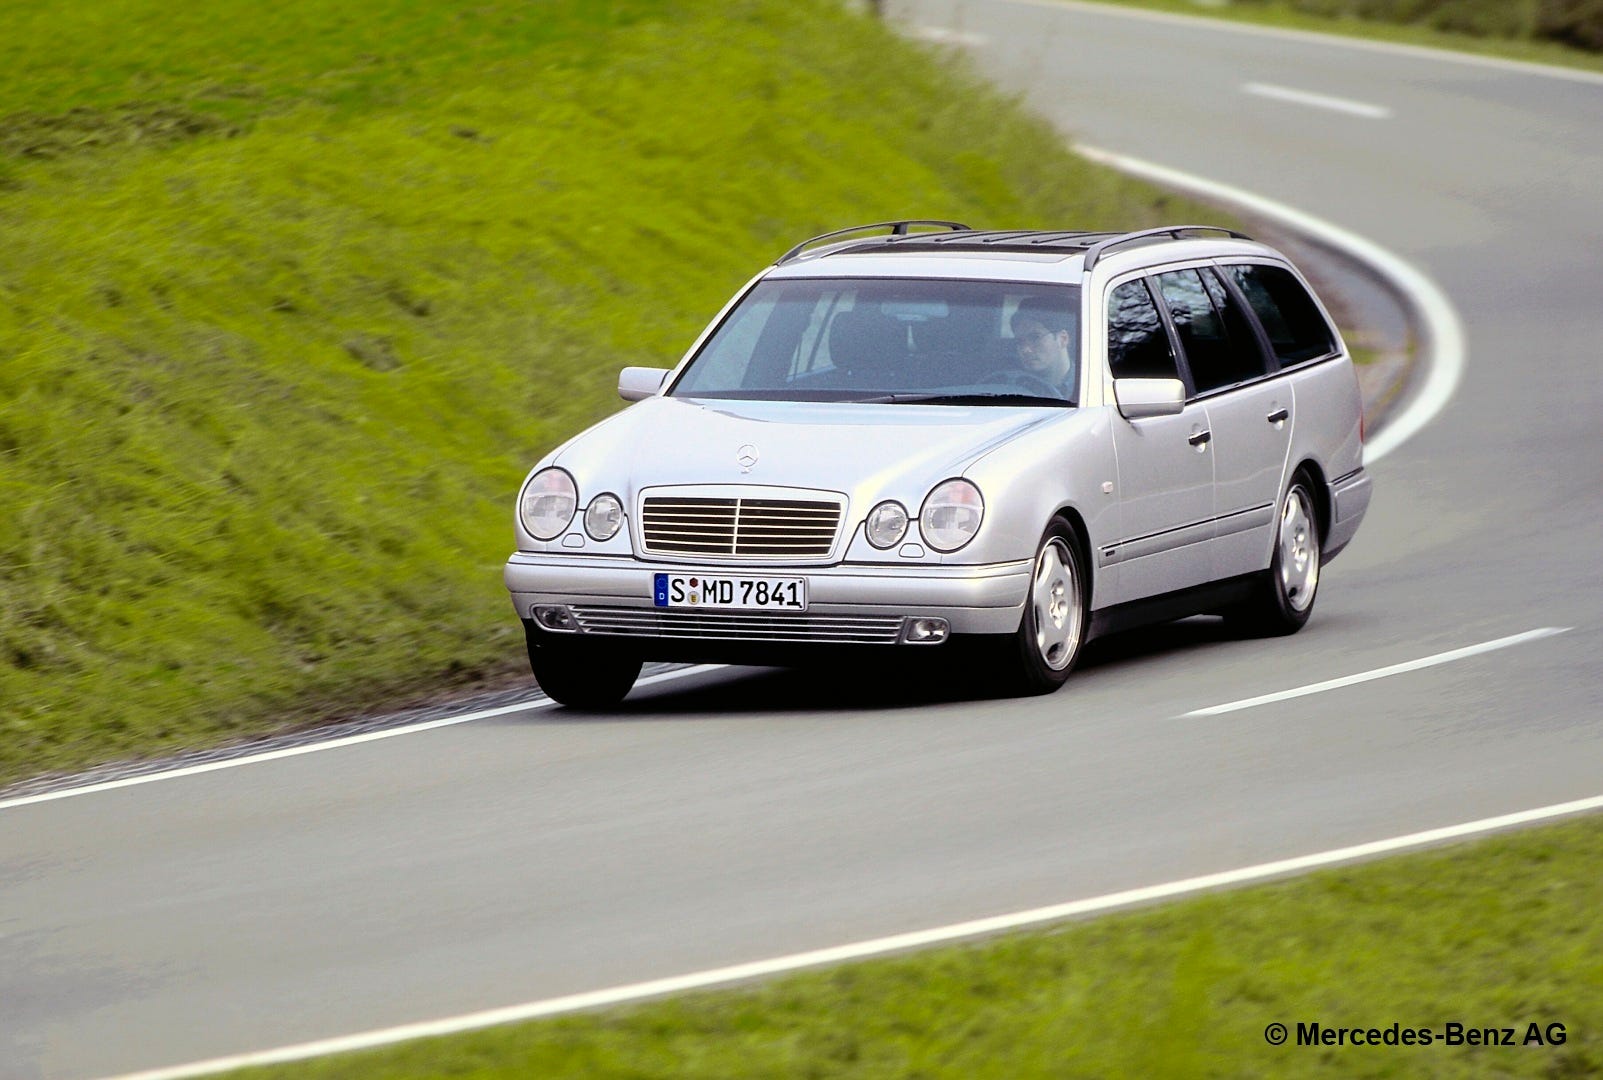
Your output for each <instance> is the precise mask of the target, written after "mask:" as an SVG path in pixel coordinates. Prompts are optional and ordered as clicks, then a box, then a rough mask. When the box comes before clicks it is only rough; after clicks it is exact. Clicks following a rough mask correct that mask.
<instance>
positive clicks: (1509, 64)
mask: <svg viewBox="0 0 1603 1080" xmlns="http://www.w3.org/2000/svg"><path fill="white" fill-rule="evenodd" d="M1002 2H1003V3H1011V4H1017V5H1019V6H1022V7H1035V8H1051V9H1055V10H1058V11H1065V10H1067V11H1078V12H1081V13H1083V14H1087V15H1107V16H1110V17H1113V18H1119V19H1138V20H1141V21H1143V22H1152V23H1168V24H1169V25H1171V26H1189V27H1197V26H1202V27H1206V28H1209V29H1213V30H1218V31H1220V32H1222V33H1227V34H1245V35H1248V36H1250V37H1266V38H1279V39H1280V40H1282V41H1301V42H1306V43H1309V44H1315V45H1328V46H1334V47H1336V48H1346V49H1360V50H1363V51H1365V52H1377V53H1391V54H1392V55H1394V56H1407V57H1412V58H1414V59H1418V60H1435V61H1438V62H1440V63H1444V64H1465V65H1468V66H1470V67H1482V68H1491V69H1493V70H1496V71H1507V72H1511V73H1513V74H1518V75H1542V76H1546V77H1547V78H1550V79H1564V80H1567V81H1569V82H1583V83H1603V72H1598V71H1588V70H1587V69H1585V68H1572V67H1563V66H1562V65H1559V64H1544V63H1541V62H1539V61H1535V60H1512V59H1509V58H1507V57H1503V56H1485V55H1482V54H1480V53H1470V52H1458V51H1457V50H1454V49H1447V48H1434V47H1432V46H1430V45H1408V44H1404V43H1402V42H1397V41H1377V40H1375V39H1373V38H1361V37H1352V36H1349V35H1346V34H1341V33H1337V32H1335V31H1320V30H1294V29H1292V28H1290V27H1284V26H1257V25H1254V24H1253V23H1248V22H1236V21H1235V20H1233V19H1222V18H1214V17H1209V16H1207V15H1187V14H1182V13H1180V12H1168V11H1143V10H1141V9H1139V8H1121V7H1117V6H1115V5H1113V4H1106V3H1094V2H1093V3H1086V2H1084V0H1002Z"/></svg>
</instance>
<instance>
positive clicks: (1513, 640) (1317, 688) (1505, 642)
mask: <svg viewBox="0 0 1603 1080" xmlns="http://www.w3.org/2000/svg"><path fill="white" fill-rule="evenodd" d="M1571 629H1573V628H1572V627H1568V626H1543V627H1540V628H1538V629H1536V630H1527V631H1525V633H1523V634H1513V635H1511V636H1509V637H1505V638H1498V639H1497V640H1496V641H1483V642H1481V643H1480V644H1479V645H1466V646H1465V647H1464V648H1462V649H1452V650H1450V651H1448V652H1443V653H1436V654H1435V655H1434V656H1424V657H1421V658H1419V659H1418V660H1407V661H1404V662H1403V663H1401V664H1392V665H1391V666H1389V667H1383V668H1375V669H1374V670H1373V671H1362V672H1359V673H1358V674H1357V675H1344V676H1342V677H1341V678H1339V679H1327V680H1325V681H1324V682H1318V683H1310V684H1309V685H1307V686H1299V687H1297V688H1296V689H1293V690H1280V691H1277V692H1276V693H1273V694H1262V695H1260V696H1258V697H1254V698H1243V699H1242V700H1241V701H1232V702H1228V703H1226V704H1224V705H1213V706H1210V707H1208V708H1206V709H1193V710H1192V711H1191V712H1188V713H1186V714H1184V717H1182V719H1184V718H1185V717H1192V716H1219V715H1221V714H1223V713H1231V712H1239V711H1240V710H1242V709H1251V708H1255V707H1257V706H1259V705H1268V704H1270V703H1272V702H1276V701H1287V700H1290V699H1291V698H1300V697H1307V696H1308V695H1309V694H1322V693H1324V692H1325V691H1326V690H1339V689H1341V688H1342V687H1344V686H1356V685H1357V684H1359V683H1366V682H1374V681H1375V680H1376V679H1384V678H1387V677H1389V676H1392V675H1401V674H1403V673H1404V672H1408V671H1418V670H1419V669H1420V668H1428V667H1435V666H1436V665H1438V664H1451V663H1452V662H1453V661H1454V660H1463V659H1466V658H1468V657H1471V656H1479V655H1480V654H1481V653H1489V652H1493V651H1495V650H1497V649H1506V648H1509V647H1510V646H1512V645H1522V644H1524V643H1525V642H1527V641H1536V640H1537V639H1539V638H1545V637H1552V636H1553V635H1554V634H1562V633H1565V632H1567V631H1569V630H1571Z"/></svg>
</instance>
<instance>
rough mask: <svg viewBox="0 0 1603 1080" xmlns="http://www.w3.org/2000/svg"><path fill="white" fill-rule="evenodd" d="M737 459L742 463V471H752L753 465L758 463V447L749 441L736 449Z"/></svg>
mask: <svg viewBox="0 0 1603 1080" xmlns="http://www.w3.org/2000/svg"><path fill="white" fill-rule="evenodd" d="M735 461H737V462H738V463H739V464H740V471H741V472H751V470H752V466H754V465H756V464H757V448H756V447H755V446H753V445H752V444H751V443H747V444H746V445H745V446H742V447H741V448H740V449H739V450H736V451H735Z"/></svg>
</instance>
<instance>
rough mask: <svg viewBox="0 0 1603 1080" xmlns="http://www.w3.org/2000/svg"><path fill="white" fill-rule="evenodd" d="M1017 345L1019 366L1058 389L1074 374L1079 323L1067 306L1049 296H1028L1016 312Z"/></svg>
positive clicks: (1014, 339) (1014, 341) (1015, 345)
mask: <svg viewBox="0 0 1603 1080" xmlns="http://www.w3.org/2000/svg"><path fill="white" fill-rule="evenodd" d="M1012 327H1013V345H1014V348H1016V349H1017V350H1018V354H1019V366H1020V367H1022V368H1023V369H1024V370H1025V371H1028V372H1029V373H1030V374H1032V375H1039V376H1040V377H1041V378H1043V379H1045V380H1046V381H1047V382H1050V383H1052V384H1053V385H1057V384H1060V383H1063V382H1066V381H1067V380H1068V378H1069V375H1070V373H1071V372H1072V371H1073V370H1074V347H1075V344H1076V337H1077V332H1078V329H1079V319H1078V317H1077V315H1076V313H1075V311H1074V310H1073V309H1072V308H1070V307H1069V306H1068V305H1067V304H1061V303H1057V302H1055V300H1054V299H1053V298H1050V297H1045V296H1026V297H1025V298H1024V299H1023V300H1022V301H1020V302H1019V306H1018V310H1016V311H1015V312H1013V322H1012Z"/></svg>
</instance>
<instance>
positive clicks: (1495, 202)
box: [0, 0, 1603, 1078]
mask: <svg viewBox="0 0 1603 1080" xmlns="http://www.w3.org/2000/svg"><path fill="white" fill-rule="evenodd" d="M891 7H892V10H893V12H894V13H895V16H896V17H897V18H898V19H900V20H902V21H903V22H904V23H905V24H906V25H908V26H909V28H910V29H916V28H918V27H924V28H930V27H936V28H941V29H943V30H945V31H948V32H950V31H959V32H961V33H962V34H963V35H965V37H964V38H963V40H965V41H969V42H971V43H973V44H972V46H971V47H972V49H973V52H974V54H975V56H976V58H977V59H978V61H979V63H980V65H981V66H982V68H983V70H985V71H986V72H987V73H988V74H990V75H992V76H993V77H995V78H997V79H998V80H999V81H1001V82H1003V83H1004V84H1005V85H1007V86H1009V87H1010V88H1013V89H1015V90H1018V91H1021V92H1023V93H1024V94H1025V95H1026V96H1027V98H1028V100H1029V101H1030V103H1031V104H1032V105H1033V106H1034V107H1036V108H1037V109H1039V110H1040V111H1041V112H1043V113H1044V114H1045V115H1047V116H1049V117H1051V118H1052V119H1053V121H1054V122H1056V123H1058V124H1060V125H1061V126H1062V127H1063V129H1064V131H1065V133H1066V134H1067V135H1069V136H1070V137H1071V138H1074V139H1076V140H1080V141H1084V142H1087V143H1091V144H1094V145H1096V146H1099V147H1103V148H1105V149H1108V150H1112V151H1116V152H1120V153H1125V154H1130V155H1134V156H1137V157H1140V158H1144V159H1146V160H1149V161H1152V162H1157V163H1161V164H1163V165H1167V166H1171V167H1176V168H1182V169H1187V170H1190V171H1192V172H1194V173H1197V174H1199V175H1201V176H1204V177H1207V178H1210V179H1213V180H1219V181H1224V182H1228V183H1232V184H1236V185H1239V186H1241V187H1243V188H1246V189H1249V190H1252V191H1256V192H1260V193H1262V194H1265V195H1268V196H1271V197H1273V198H1275V199H1277V200H1279V201H1281V202H1284V203H1288V204H1290V205H1293V206H1297V207H1301V208H1303V209H1305V210H1308V211H1311V212H1313V213H1316V214H1318V215H1320V216H1322V217H1324V218H1326V219H1328V220H1330V221H1333V222H1336V223H1338V224H1340V225H1342V226H1344V227H1346V228H1348V229H1351V230H1353V231H1355V232H1357V233H1360V234H1362V235H1364V236H1367V237H1369V238H1370V239H1372V240H1374V241H1377V242H1379V243H1381V244H1383V245H1384V246H1386V247H1388V248H1390V249H1391V250H1392V251H1394V252H1396V253H1397V254H1399V255H1401V256H1402V257H1403V258H1405V259H1407V260H1408V261H1410V262H1411V263H1413V264H1414V265H1415V266H1417V267H1419V268H1420V269H1422V270H1423V271H1425V272H1426V273H1427V274H1428V275H1430V277H1431V278H1433V279H1434V280H1435V281H1436V282H1437V283H1438V284H1439V285H1440V286H1441V287H1442V288H1443V290H1444V291H1445V293H1446V294H1447V296H1448V297H1449V298H1450V299H1451V301H1452V303H1453V304H1454V305H1455V306H1456V307H1457V309H1458V311H1459V313H1460V315H1461V317H1462V320H1463V324H1464V327H1465V332H1466V336H1467V347H1468V353H1467V356H1468V359H1467V367H1466V370H1465V375H1464V378H1463V381H1462V384H1461V385H1460V386H1459V388H1458V390H1457V393H1456V394H1455V396H1454V397H1453V398H1452V400H1451V401H1450V403H1449V404H1448V405H1447V407H1446V408H1445V409H1444V410H1443V411H1442V412H1441V414H1440V415H1439V416H1438V417H1437V418H1436V419H1435V420H1434V421H1433V422H1432V423H1431V424H1430V425H1429V426H1427V427H1426V428H1425V429H1424V430H1423V431H1422V432H1421V433H1420V434H1418V435H1417V436H1415V437H1414V438H1413V439H1412V440H1410V441H1409V442H1407V443H1406V444H1404V445H1403V446H1402V447H1400V448H1399V449H1397V450H1396V451H1394V452H1393V453H1391V454H1389V455H1388V456H1387V457H1385V459H1384V460H1382V461H1380V462H1379V463H1377V464H1376V465H1375V466H1374V467H1373V472H1374V478H1375V484H1376V492H1375V501H1374V503H1373V505H1372V507H1371V510H1370V514H1369V518H1368V520H1367V522H1366V523H1365V526H1364V528H1363V530H1362V531H1361V532H1360V534H1359V536H1358V539H1357V541H1356V542H1355V543H1354V544H1353V546H1352V547H1351V548H1350V549H1349V550H1348V551H1347V552H1346V553H1345V554H1344V555H1343V556H1342V557H1341V558H1340V559H1338V560H1337V561H1335V562H1334V563H1332V564H1331V565H1330V566H1329V567H1327V570H1326V575H1325V578H1324V581H1323V583H1322V588H1321V594H1320V599H1319V607H1318V609H1317V611H1316V612H1315V615H1314V618H1313V621H1312V622H1311V623H1310V624H1309V626H1308V627H1307V628H1306V630H1305V631H1304V632H1302V633H1301V634H1299V635H1297V636H1296V637H1294V638H1290V639H1284V640H1275V641H1235V640H1228V639H1226V638H1224V637H1223V636H1222V634H1221V633H1220V631H1219V630H1218V628H1217V627H1215V626H1214V625H1212V624H1211V623H1209V622H1207V621H1195V620H1194V621H1189V622H1186V623H1182V624H1176V625H1174V626H1171V627H1167V628H1163V629H1161V630H1158V631H1154V632H1147V633H1144V634H1141V635H1136V636H1126V637H1123V638H1119V639H1114V640H1111V641H1108V642H1105V643H1102V644H1101V645H1099V646H1097V647H1096V648H1094V649H1093V650H1092V651H1091V652H1090V653H1089V655H1088V657H1087V662H1086V664H1085V667H1084V670H1083V671H1082V672H1080V673H1079V674H1077V675H1076V676H1075V678H1074V680H1073V681H1072V682H1071V684H1070V685H1069V686H1068V687H1066V688H1065V689H1064V690H1063V691H1061V692H1059V693H1058V694H1056V695H1054V696H1052V697H1049V698H1045V699H1034V700H1029V701H1000V702H999V701H987V700H970V699H965V698H964V697H962V696H961V695H960V694H956V693H954V692H953V691H952V689H951V688H945V689H941V690H939V691H938V692H936V693H932V694H924V695H917V694H914V695H911V696H910V695H909V694H908V692H907V691H906V688H905V687H902V686H896V687H895V689H894V692H893V691H892V689H891V688H890V685H891V684H890V680H889V679H888V678H887V679H885V685H884V686H882V687H881V688H880V689H864V688H862V687H861V686H853V685H849V684H848V682H847V680H846V679H845V677H844V676H832V675H830V674H825V675H822V676H820V675H818V674H816V673H815V674H790V673H777V672H753V671H734V670H730V671H724V672H715V673H710V674H703V675H696V676H693V677H691V678H688V679H685V680H681V681H678V682H668V683H660V684H657V685H655V686H650V687H645V688H642V689H641V690H639V691H637V693H636V695H635V696H634V697H632V698H631V700H630V702H629V703H628V705H627V707H626V709H625V710H624V711H623V713H622V714H620V715H619V716H617V717H616V718H613V719H608V720H600V721H598V720H594V719H584V720H576V719H574V718H572V717H569V716H565V715H564V714H563V712H562V711H561V710H559V709H543V710H534V711H530V712H527V713H521V714H516V713H514V714H507V715H502V716H497V717H493V718H488V719H484V720H479V721H476V722H472V723H466V724H461V725H458V726H453V727H445V728H440V729H436V730H431V731H427V732H421V733H417V734H411V735H406V736H402V737H397V738H392V739H388V740H385V741H379V742H372V743H364V744H360V745H354V746H347V747H344V748H338V749H330V750H326V751H323V752H318V753H311V754H306V755H304V756H298V757H292V758H285V759H282V760H275V761H268V762H263V763H259V764H253V765H247V766H243V767H240V768H234V769H227V770H223V771H219V772H213V773H208V774H204V775H195V776H186V777H182V778H178V779H173V780H169V781H164V782H159V783H153V784H148V785H145V786H139V787H130V788H126V789H122V790H112V791H104V792H99V793H96V794H89V795H83V796H80V797H75V798H68V799H62V800H58V801H52V802H44V803H37V804H32V805H21V806H13V807H10V808H5V809H0V1076H5V1077H34V1076H40V1077H61V1078H78V1077H92V1076H97V1075H106V1074H113V1073H119V1072H125V1071H131V1070H134V1069H141V1068H151V1067H155V1066H161V1065H169V1064H176V1063H180V1062H185V1061H191V1060H196V1059H204V1058H210V1057H213V1056H216V1055H225V1054H233V1053H238V1052H242V1051H248V1050H255V1049H261V1048H267V1047H274V1046H280V1045H284V1044H289V1043H296V1042H301V1041H305V1040H310V1039H316V1038H321V1037H327V1036H334V1035H340V1034H344V1033H348V1032H354V1031H360V1030H364V1029H370V1028H376V1027H383V1026H388V1025H393V1024H400V1023H405V1022H410V1021H417V1020H425V1019H430V1018H434V1017H441V1016H448V1015H451V1014H456V1013H464V1012H470V1011H474V1010H480V1009H486V1008H491V1007H495V1006H501V1005H507V1004H511V1003H515V1002H522V1001H529V1000H532V999H538V998H544V997H550V996H554V995H558V994H565V993H571V992H577V991H583V990H589V989H594V988H599V987H606V986H611V985H615V984H619V983H626V982H633V981H637V980H642V979H649V978H654V977H659V976H668V975H674V974H678V973H681V972H688V971H695V970H699V969H704V968H710V967H716V966H720V965H725V964H732V963H737V962H741V961H746V960H753V959H759V958H763V957H769V956H774V955H778V954H783V953H788V952H792V951H798V950H802V949H810V948H818V947H824V946H829V945H835V944H839V943H843V942H849V941H855V940H858V939H863V938H869V937H874V936H877V935H883V934H892V933H896V932H900V931H905V930H912V929H918V928H921V927H927V926H935V925H939V924H942V923H949V922H955V921H959V920H964V919H970V918H975V917H978V916H985V915H991V914H997V913H1003V912H1008V911H1014V910H1018V909H1023V908H1029V907H1034V906H1038V905H1044V904H1051V903H1056V902H1060V901H1064V900H1070V899H1074V898H1077V897H1084V896H1094V895H1098V894H1101V893H1107V892H1111V891H1114V890H1118V889H1124V888H1131V887H1136V886H1141V885H1147V884H1152V883H1156V882H1163V881H1170V880H1175V879H1180V878H1185V877H1188V876H1192V875H1197V874H1204V873H1208V872H1211V871H1218V870H1224V869H1229V868H1232V867H1237V866H1243V865H1248V864H1253V863H1259V862H1264V861H1268V860H1272V859H1278V858H1284V857H1289V856H1295V855H1301V854H1304V853H1308V852H1314V851H1319V850H1323V849H1327V848H1335V847H1340V846H1344V845H1348V844H1355V843H1360V842H1363V841H1368V840H1374V839H1377V838H1381V837H1388V836H1394V835H1397V834H1401V833H1406V832H1410V831H1414V830H1418V829H1426V828H1431V827H1435V826H1440V825H1446V824H1451V823H1455V822H1461V821H1466V820H1470V819H1475V818H1480V817H1486V816H1490V815H1494V814H1499V813H1505V812H1509V811H1514V810H1520V809H1524V808H1528V807H1535V806H1541V805H1545V804H1551V803H1558V802H1563V801H1566V800H1570V799H1578V798H1583V797H1587V796H1592V795H1597V794H1599V793H1603V726H1600V724H1599V717H1600V715H1603V679H1600V677H1599V676H1600V665H1599V662H1598V659H1597V658H1598V655H1599V651H1600V645H1603V636H1600V633H1599V628H1600V623H1603V617H1600V614H1603V603H1600V599H1603V558H1600V557H1599V552H1600V551H1603V516H1600V515H1599V513H1598V507H1599V495H1600V493H1603V470H1600V469H1599V468H1598V464H1599V437H1598V431H1597V426H1596V425H1597V421H1596V417H1597V416H1599V415H1603V375H1600V374H1599V372H1600V371H1603V365H1599V363H1598V361H1597V357H1598V350H1597V346H1596V330H1595V327H1594V323H1595V322H1596V318H1597V315H1596V312H1597V307H1598V297H1599V294H1600V286H1603V255H1600V252H1603V200H1599V199H1598V198H1597V193H1598V192H1599V191H1600V190H1603V139H1600V138H1599V137H1598V133H1599V132H1600V131H1603V81H1587V80H1571V79H1559V78H1553V77H1548V76H1544V75H1540V74H1534V73H1531V72H1523V71H1519V70H1516V69H1512V68H1501V67H1495V66H1485V65H1472V64H1466V63H1458V62H1449V61H1446V60H1440V59H1429V58H1423V57H1420V56H1413V55H1406V54H1400V53H1393V52H1384V51H1376V50H1366V49H1357V48H1351V47H1345V46H1341V45H1339V44H1334V43H1313V42H1306V41H1293V40H1287V39H1281V38H1274V37H1266V36H1262V35H1254V34H1244V33H1239V32H1234V31H1230V30H1226V29H1219V28H1213V27H1211V26H1209V25H1205V24H1191V25H1185V26H1182V25H1178V24H1173V23H1168V22H1154V21H1150V20H1144V19H1132V18H1126V17H1120V16H1118V15H1116V14H1108V13H1094V12H1090V11H1086V10H1082V9H1078V8H1068V9H1054V8H1050V7H1045V6H1036V5H1027V4H1017V3H1002V2H980V0H973V2H966V3H951V2H945V3H941V2H932V3H928V4H913V3H902V4H894V3H893V4H892V5H891ZM1246 84H1261V86H1260V88H1259V89H1255V90H1244V89H1243V87H1244V86H1245V85H1246ZM1262 87H1267V88H1269V89H1268V90H1264V89H1262ZM1286 90H1289V91H1293V92H1294V94H1292V95H1289V96H1288V95H1286V94H1285V93H1283V92H1282V91H1286ZM1307 94H1318V95H1324V96H1325V97H1328V98H1335V99H1340V100H1342V101H1343V102H1345V103H1347V104H1348V105H1349V106H1351V105H1357V106H1363V107H1365V108H1364V109H1358V110H1354V109H1353V108H1346V109H1338V108H1336V107H1333V106H1332V105H1331V104H1330V103H1329V102H1325V103H1322V104H1309V103H1307V101H1308V99H1307V98H1306V97H1301V98H1299V97H1298V96H1297V95H1307ZM1366 109H1367V111H1365V110H1366ZM1537 627H1564V628H1570V629H1568V631H1567V632H1565V633H1562V634H1558V635H1554V636H1548V637H1544V638H1540V639H1536V640H1531V641H1527V642H1524V643H1522V644H1518V645H1515V646H1512V647H1510V648H1507V649H1501V650H1498V651H1492V652H1487V653H1483V654H1479V655H1476V656H1473V657H1470V658H1467V659H1463V660H1459V661H1457V662H1452V663H1444V664H1440V665H1437V666H1432V667H1429V668H1424V669H1420V670H1415V671H1410V672H1407V673H1403V674H1398V675H1395V676H1393V677H1390V678H1384V679H1379V680H1376V681H1371V682H1365V683H1362V684H1359V685H1354V686H1349V687H1345V688H1342V689H1337V690H1332V691H1330V692H1325V693H1319V694H1313V695H1310V696H1305V697H1300V698H1296V699H1293V700H1288V701H1280V702H1274V703H1270V704H1265V705H1261V706H1259V707H1256V708H1251V709H1246V710H1241V711H1236V712H1231V713H1226V714H1223V715H1214V716H1200V717H1199V716H1191V717H1187V716H1185V715H1184V714H1186V713H1188V712H1191V711H1192V710H1196V709H1199V708H1203V707H1206V706H1212V705H1217V704H1221V703H1225V702H1230V701H1234V700H1237V699H1240V698H1245V697H1250V696H1253V695H1257V694H1262V693H1265V692H1267V691H1272V690H1280V689H1286V688H1291V687H1296V686H1299V685H1302V684H1307V683H1314V682H1318V681H1320V680H1324V679H1330V678H1334V677H1337V676H1343V675H1349V674H1353V673H1357V672H1363V671H1367V670H1371V669H1376V668H1381V667H1385V666H1387V665H1392V664H1397V663H1399V662H1402V661H1407V660H1412V659H1415V658H1419V657H1425V656H1429V655H1432V654H1436V653H1441V652H1444V651H1446V650H1452V649H1457V648H1459V647H1462V646H1467V645H1473V644H1476V643H1479V642H1485V641H1490V640H1492V639H1497V638H1502V637H1506V636H1508V635H1512V634H1517V633H1520V632H1522V631H1526V630H1530V629H1533V628H1537Z"/></svg>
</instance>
